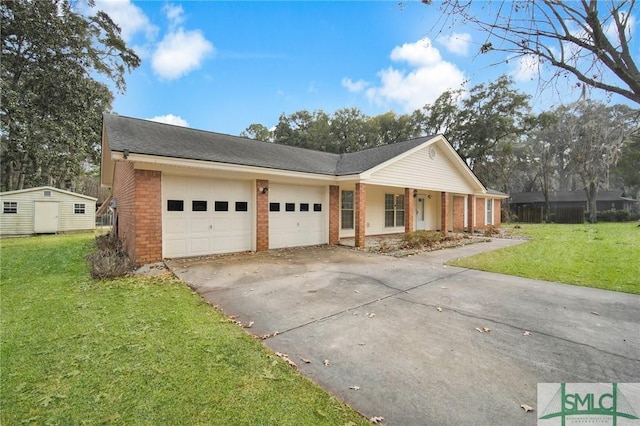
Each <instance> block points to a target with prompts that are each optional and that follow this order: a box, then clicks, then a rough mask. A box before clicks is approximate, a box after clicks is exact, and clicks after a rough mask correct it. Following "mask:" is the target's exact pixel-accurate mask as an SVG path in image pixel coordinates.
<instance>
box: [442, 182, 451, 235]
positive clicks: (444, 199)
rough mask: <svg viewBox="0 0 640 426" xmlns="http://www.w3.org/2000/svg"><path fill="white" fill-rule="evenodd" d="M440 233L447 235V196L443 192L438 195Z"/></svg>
mask: <svg viewBox="0 0 640 426" xmlns="http://www.w3.org/2000/svg"><path fill="white" fill-rule="evenodd" d="M440 231H441V232H442V234H443V235H447V234H448V233H449V194H448V193H446V192H444V191H443V192H441V193H440Z"/></svg>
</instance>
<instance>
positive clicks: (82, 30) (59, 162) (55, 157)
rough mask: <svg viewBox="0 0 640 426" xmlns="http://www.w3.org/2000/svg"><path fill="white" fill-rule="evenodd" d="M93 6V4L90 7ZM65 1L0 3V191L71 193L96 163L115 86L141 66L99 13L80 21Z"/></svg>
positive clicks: (119, 86) (5, 0) (81, 17)
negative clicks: (40, 188)
mask: <svg viewBox="0 0 640 426" xmlns="http://www.w3.org/2000/svg"><path fill="white" fill-rule="evenodd" d="M88 3H89V5H93V1H92V0H88ZM74 5H76V2H71V1H70V0H42V1H30V0H12V1H8V0H2V2H1V3H0V11H1V16H0V27H2V61H1V62H0V75H1V77H2V81H1V83H0V84H1V88H2V93H3V100H2V104H1V106H0V119H1V121H2V130H1V131H0V144H1V145H0V154H1V155H2V179H1V187H2V190H14V189H21V188H23V187H27V186H36V185H42V184H53V185H56V186H59V187H66V188H71V189H72V187H73V182H74V180H75V179H76V177H78V176H79V175H80V174H81V173H82V171H83V170H84V169H85V166H86V165H87V164H91V163H94V164H95V163H96V162H97V159H98V155H99V149H100V132H101V129H100V123H101V114H102V112H104V111H106V110H108V109H109V108H110V105H111V101H112V94H111V92H110V90H109V87H108V86H107V85H106V84H105V83H104V82H103V81H100V80H99V79H101V78H104V79H107V80H110V81H112V82H113V83H114V84H115V86H116V89H117V90H118V91H120V92H124V90H125V88H126V84H125V80H124V75H125V73H126V72H127V71H131V70H132V69H133V68H135V67H137V66H138V65H139V64H140V59H139V58H138V56H137V55H136V54H135V53H134V52H133V50H131V49H129V48H127V47H126V45H125V43H124V41H123V40H122V38H121V37H120V29H119V27H118V26H117V25H116V24H115V23H114V22H113V21H112V20H111V19H110V18H109V16H108V15H107V14H105V13H104V12H102V11H99V12H97V13H96V14H95V15H90V16H85V15H83V14H81V13H79V12H78V11H77V10H75V9H74Z"/></svg>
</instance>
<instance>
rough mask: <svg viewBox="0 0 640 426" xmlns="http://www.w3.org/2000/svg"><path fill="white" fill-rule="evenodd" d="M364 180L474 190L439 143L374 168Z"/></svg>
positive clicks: (420, 186)
mask: <svg viewBox="0 0 640 426" xmlns="http://www.w3.org/2000/svg"><path fill="white" fill-rule="evenodd" d="M432 148H433V149H434V150H435V157H434V158H431V156H430V155H429V150H431V149H432ZM367 183H373V184H378V185H394V186H396V185H397V186H399V187H402V188H405V187H407V188H418V189H429V190H433V191H446V192H456V193H462V194H471V193H474V192H476V189H475V188H474V187H473V186H472V184H471V183H470V182H469V181H468V180H467V179H466V178H465V177H464V176H463V174H462V173H461V172H460V171H459V170H458V166H456V165H455V164H453V162H452V161H451V160H450V159H449V158H447V156H446V155H445V154H444V151H443V150H442V149H440V147H439V146H438V144H432V145H429V146H426V147H424V148H422V149H420V150H419V151H417V152H415V153H413V154H411V155H409V156H407V157H405V158H403V159H401V160H398V161H396V162H393V163H392V164H390V165H388V166H386V167H383V168H382V169H380V170H377V171H375V172H373V173H372V174H371V177H370V179H368V180H367Z"/></svg>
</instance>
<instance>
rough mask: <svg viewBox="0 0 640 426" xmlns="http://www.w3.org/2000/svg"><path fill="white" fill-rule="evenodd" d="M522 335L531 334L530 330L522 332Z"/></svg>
mask: <svg viewBox="0 0 640 426" xmlns="http://www.w3.org/2000/svg"><path fill="white" fill-rule="evenodd" d="M522 335H523V336H531V332H530V331H525V332H524V333H522Z"/></svg>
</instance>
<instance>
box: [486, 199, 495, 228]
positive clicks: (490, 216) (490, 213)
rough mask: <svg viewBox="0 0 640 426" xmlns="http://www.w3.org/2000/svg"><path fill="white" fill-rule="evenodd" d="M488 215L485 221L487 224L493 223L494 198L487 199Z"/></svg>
mask: <svg viewBox="0 0 640 426" xmlns="http://www.w3.org/2000/svg"><path fill="white" fill-rule="evenodd" d="M486 203H487V215H486V217H485V223H486V224H487V225H493V200H492V199H487V200H486Z"/></svg>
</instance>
